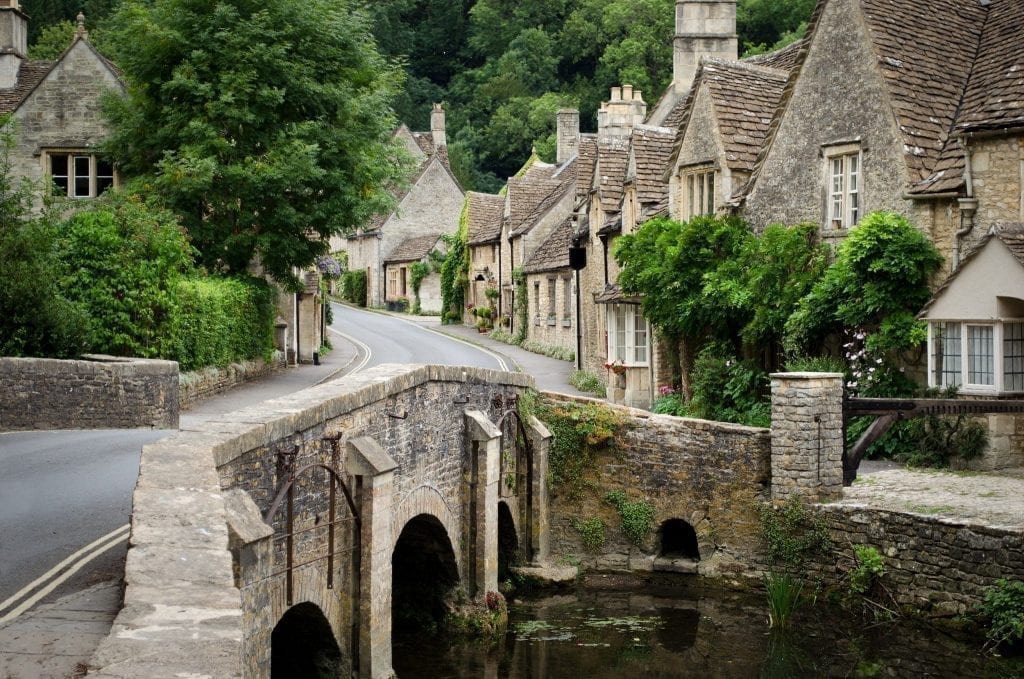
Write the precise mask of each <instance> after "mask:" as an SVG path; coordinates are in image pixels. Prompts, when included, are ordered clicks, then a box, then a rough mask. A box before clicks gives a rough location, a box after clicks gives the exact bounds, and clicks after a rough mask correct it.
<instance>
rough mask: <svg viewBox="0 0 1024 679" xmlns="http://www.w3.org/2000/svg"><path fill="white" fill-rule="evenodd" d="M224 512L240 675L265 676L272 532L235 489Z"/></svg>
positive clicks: (273, 622)
mask: <svg viewBox="0 0 1024 679" xmlns="http://www.w3.org/2000/svg"><path fill="white" fill-rule="evenodd" d="M224 509H225V512H226V513H227V520H228V549H230V550H231V559H232V562H233V565H234V570H235V587H237V588H238V589H239V591H240V592H241V595H242V632H243V635H244V636H243V637H242V667H243V670H242V675H243V676H246V677H269V676H270V650H271V642H270V635H271V632H272V631H273V629H274V627H275V626H276V625H277V620H275V619H274V607H273V606H272V605H271V600H270V590H271V580H270V574H271V572H272V571H273V566H274V554H273V551H272V550H273V537H274V529H273V528H271V527H270V526H268V525H267V524H265V523H263V517H262V516H261V515H260V510H259V508H258V507H257V506H256V503H255V502H253V501H252V498H251V497H249V494H248V493H246V492H245V491H244V490H241V489H239V488H234V489H232V490H228V491H225V493H224ZM337 641H338V645H339V647H340V648H344V646H343V645H342V644H341V641H342V640H341V639H338V640H337Z"/></svg>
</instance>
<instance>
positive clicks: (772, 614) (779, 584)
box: [764, 573, 804, 629]
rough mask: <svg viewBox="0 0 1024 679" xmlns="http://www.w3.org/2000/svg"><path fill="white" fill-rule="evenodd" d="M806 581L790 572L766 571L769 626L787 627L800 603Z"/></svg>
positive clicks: (765, 589) (765, 587) (765, 582)
mask: <svg viewBox="0 0 1024 679" xmlns="http://www.w3.org/2000/svg"><path fill="white" fill-rule="evenodd" d="M803 589H804V583H803V581H802V580H800V579H799V578H796V577H793V576H792V575H790V574H789V573H766V574H765V576H764V591H765V596H766V597H767V599H768V626H769V627H775V628H779V629H786V628H788V627H789V623H790V621H791V620H792V618H793V613H794V611H796V609H797V606H798V605H799V603H800V594H801V593H802V592H803Z"/></svg>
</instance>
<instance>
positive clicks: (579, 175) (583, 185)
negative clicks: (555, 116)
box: [576, 134, 597, 205]
mask: <svg viewBox="0 0 1024 679" xmlns="http://www.w3.org/2000/svg"><path fill="white" fill-rule="evenodd" d="M577 158H578V161H577V162H578V165H577V168H576V204H577V205H579V204H581V203H585V202H587V198H588V197H589V196H590V189H591V187H592V186H593V185H594V167H595V166H596V165H597V136H596V135H593V134H584V135H581V136H580V148H579V153H578V154H577Z"/></svg>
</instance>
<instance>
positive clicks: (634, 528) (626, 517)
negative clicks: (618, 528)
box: [604, 490, 654, 546]
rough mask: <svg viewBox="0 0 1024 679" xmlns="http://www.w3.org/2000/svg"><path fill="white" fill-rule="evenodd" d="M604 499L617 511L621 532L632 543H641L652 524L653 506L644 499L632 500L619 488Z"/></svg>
mask: <svg viewBox="0 0 1024 679" xmlns="http://www.w3.org/2000/svg"><path fill="white" fill-rule="evenodd" d="M604 499H605V502H607V503H608V504H610V505H611V506H612V507H615V509H616V511H618V513H619V518H620V519H622V533H623V534H624V535H625V536H626V537H627V538H628V539H629V541H630V542H632V543H633V544H634V545H637V546H639V545H641V544H643V541H644V539H645V538H646V537H647V535H648V534H649V533H650V532H651V526H652V525H653V524H654V506H653V505H651V504H650V503H649V502H645V501H644V500H636V501H632V500H630V499H628V498H627V497H626V494H625V493H624V492H623V491H621V490H613V491H612V492H610V493H608V494H606V495H605V496H604Z"/></svg>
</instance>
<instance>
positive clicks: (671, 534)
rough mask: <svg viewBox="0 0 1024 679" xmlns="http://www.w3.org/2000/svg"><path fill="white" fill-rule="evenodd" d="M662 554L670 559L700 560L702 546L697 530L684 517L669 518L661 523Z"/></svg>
mask: <svg viewBox="0 0 1024 679" xmlns="http://www.w3.org/2000/svg"><path fill="white" fill-rule="evenodd" d="M658 532H659V534H660V535H661V554H660V556H662V557H665V558H670V559H692V560H694V561H700V547H699V546H698V544H697V532H696V531H695V530H694V529H693V526H691V525H690V524H689V523H687V522H686V521H683V520H682V519H669V520H668V521H666V522H665V523H663V524H661V529H660V530H659V531H658Z"/></svg>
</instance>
